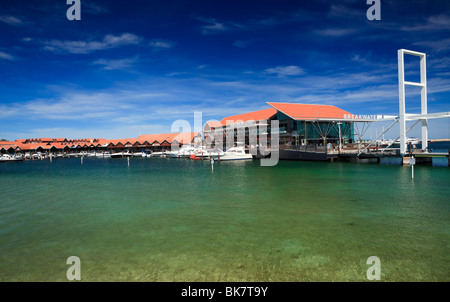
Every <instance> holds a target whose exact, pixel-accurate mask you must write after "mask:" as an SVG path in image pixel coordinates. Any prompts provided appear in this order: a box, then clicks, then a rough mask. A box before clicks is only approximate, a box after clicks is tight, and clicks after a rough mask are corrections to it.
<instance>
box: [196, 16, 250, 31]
mask: <svg viewBox="0 0 450 302" xmlns="http://www.w3.org/2000/svg"><path fill="white" fill-rule="evenodd" d="M196 19H197V20H198V21H201V22H204V23H207V25H203V26H201V31H202V34H204V35H210V34H215V33H219V32H224V31H229V30H236V29H243V26H242V25H240V24H237V23H234V22H219V21H217V20H216V19H214V18H203V17H196Z"/></svg>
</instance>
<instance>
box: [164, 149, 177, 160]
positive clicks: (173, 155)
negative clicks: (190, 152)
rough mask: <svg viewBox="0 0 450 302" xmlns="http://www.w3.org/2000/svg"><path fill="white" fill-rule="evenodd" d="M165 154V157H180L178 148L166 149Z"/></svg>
mask: <svg viewBox="0 0 450 302" xmlns="http://www.w3.org/2000/svg"><path fill="white" fill-rule="evenodd" d="M166 156H167V157H171V158H178V157H180V150H177V151H167V152H166Z"/></svg>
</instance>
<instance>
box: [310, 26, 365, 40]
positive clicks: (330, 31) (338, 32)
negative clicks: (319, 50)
mask: <svg viewBox="0 0 450 302" xmlns="http://www.w3.org/2000/svg"><path fill="white" fill-rule="evenodd" d="M314 32H315V33H316V34H318V35H321V36H326V37H334V38H338V37H344V36H348V35H352V34H354V33H356V32H357V29H355V28H326V29H318V30H315V31H314Z"/></svg>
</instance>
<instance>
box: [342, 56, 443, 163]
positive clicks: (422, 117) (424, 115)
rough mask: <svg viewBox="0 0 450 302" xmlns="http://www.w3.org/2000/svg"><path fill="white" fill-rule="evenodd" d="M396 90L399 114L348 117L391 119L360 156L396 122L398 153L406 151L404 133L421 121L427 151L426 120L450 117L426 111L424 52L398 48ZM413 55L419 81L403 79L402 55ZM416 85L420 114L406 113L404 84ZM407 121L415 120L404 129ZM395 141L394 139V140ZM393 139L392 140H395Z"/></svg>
mask: <svg viewBox="0 0 450 302" xmlns="http://www.w3.org/2000/svg"><path fill="white" fill-rule="evenodd" d="M397 54H398V90H399V116H382V117H381V118H378V117H377V118H376V119H350V121H353V122H355V123H358V122H363V123H372V122H382V121H389V120H391V121H393V123H392V124H391V125H390V126H389V127H388V128H387V129H386V130H385V131H383V133H381V134H380V135H379V136H378V137H377V138H376V139H374V140H373V141H371V142H370V143H369V145H368V146H366V148H365V149H364V150H362V151H360V152H359V153H358V156H360V155H361V154H362V153H363V152H364V151H365V150H366V149H368V148H369V147H370V146H371V145H372V144H374V143H375V142H376V141H377V140H378V139H379V138H380V137H381V136H382V135H384V134H385V133H386V132H387V131H388V130H389V129H390V128H392V126H394V125H395V124H396V123H399V124H400V135H399V137H398V139H399V142H400V155H401V156H404V155H405V154H406V151H407V145H406V140H407V137H406V133H407V132H409V131H410V130H411V129H412V128H413V127H414V126H415V125H417V124H418V123H419V122H422V150H423V151H425V152H426V151H427V148H428V120H429V119H440V118H450V112H439V113H428V108H427V107H428V101H427V74H426V69H427V67H426V54H425V53H421V52H417V51H412V50H406V49H399V50H398V52H397ZM405 54H407V55H413V56H418V57H419V58H420V83H416V82H409V81H405V63H404V55H405ZM406 85H410V86H417V87H420V99H421V113H420V114H408V113H406V109H405V86H406ZM347 121H349V120H348V119H347ZM407 121H416V122H415V123H414V124H413V125H412V126H411V127H409V128H408V129H406V122H407ZM395 141H396V140H395ZM395 141H394V142H395Z"/></svg>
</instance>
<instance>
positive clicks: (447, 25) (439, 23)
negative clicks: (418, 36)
mask: <svg viewBox="0 0 450 302" xmlns="http://www.w3.org/2000/svg"><path fill="white" fill-rule="evenodd" d="M449 29H450V17H449V16H447V15H437V16H431V17H429V18H427V20H426V22H425V23H423V24H420V25H415V26H403V27H401V30H404V31H416V32H420V31H439V30H449Z"/></svg>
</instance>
